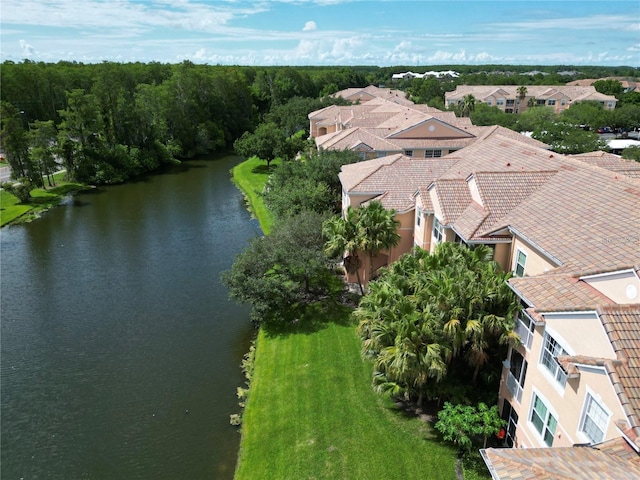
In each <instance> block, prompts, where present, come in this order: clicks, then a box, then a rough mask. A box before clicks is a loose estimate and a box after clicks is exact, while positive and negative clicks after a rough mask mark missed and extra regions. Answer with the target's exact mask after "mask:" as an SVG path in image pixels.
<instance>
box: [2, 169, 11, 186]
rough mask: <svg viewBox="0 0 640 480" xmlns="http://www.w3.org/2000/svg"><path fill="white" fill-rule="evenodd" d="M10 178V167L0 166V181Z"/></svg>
mask: <svg viewBox="0 0 640 480" xmlns="http://www.w3.org/2000/svg"><path fill="white" fill-rule="evenodd" d="M9 180H11V169H10V168H9V167H0V183H3V182H8V181H9Z"/></svg>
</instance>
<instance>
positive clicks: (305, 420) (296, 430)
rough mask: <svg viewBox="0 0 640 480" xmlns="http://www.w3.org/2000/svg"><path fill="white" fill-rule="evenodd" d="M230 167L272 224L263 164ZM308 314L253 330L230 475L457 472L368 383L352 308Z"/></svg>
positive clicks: (419, 427)
mask: <svg viewBox="0 0 640 480" xmlns="http://www.w3.org/2000/svg"><path fill="white" fill-rule="evenodd" d="M233 174H234V181H235V182H236V184H237V185H238V186H239V188H240V189H242V190H243V192H244V193H245V195H246V197H247V201H248V202H249V205H250V208H251V209H252V212H253V214H254V215H256V216H257V217H258V219H259V220H260V224H261V225H262V226H263V230H264V231H265V232H268V231H269V228H270V225H271V219H270V216H269V212H268V211H267V210H266V208H265V207H264V204H263V202H262V199H261V197H260V195H259V192H261V191H262V189H263V188H264V184H265V182H266V180H267V177H268V172H267V171H266V165H265V164H264V162H262V161H260V160H258V159H250V160H248V161H246V162H243V163H242V164H240V165H238V166H237V167H236V168H234V170H233ZM318 308H320V307H318ZM309 315H311V316H313V321H309V320H310V319H307V322H305V320H304V319H301V321H300V323H299V325H313V326H312V327H308V328H307V329H306V330H305V331H299V330H298V331H296V330H295V329H294V330H292V331H290V332H288V333H287V334H281V335H277V336H276V335H268V334H267V333H265V332H264V331H261V332H260V334H259V336H258V339H257V343H256V358H255V370H254V374H253V380H252V384H251V391H250V394H249V400H248V402H247V407H246V409H245V412H244V416H243V425H242V442H241V446H240V455H239V461H238V467H237V471H236V477H235V478H236V480H249V479H250V480H254V479H273V478H277V479H296V480H297V479H305V478H306V479H310V478H313V479H323V478H326V479H334V478H340V479H372V480H377V479H381V478H384V479H394V478H398V479H400V478H402V479H404V478H430V479H455V478H456V474H455V464H456V451H455V450H454V449H453V448H451V447H449V446H446V445H443V444H442V443H441V442H439V441H438V440H437V439H436V437H435V435H434V434H433V432H432V430H431V427H430V426H429V425H428V424H427V423H424V422H422V421H420V420H418V419H416V418H414V417H408V416H405V415H404V414H403V413H401V412H400V411H399V410H397V409H396V408H395V407H394V405H393V404H392V402H391V401H390V400H389V399H388V398H384V397H381V396H380V395H377V394H376V393H375V392H374V391H373V389H372V388H371V366H370V364H369V363H368V362H366V361H364V360H363V359H362V357H361V355H360V340H359V339H358V337H357V335H356V333H355V326H354V325H353V324H351V323H350V322H349V310H347V309H345V308H343V307H337V306H333V307H331V308H329V309H324V310H320V309H319V310H318V311H315V312H310V313H309Z"/></svg>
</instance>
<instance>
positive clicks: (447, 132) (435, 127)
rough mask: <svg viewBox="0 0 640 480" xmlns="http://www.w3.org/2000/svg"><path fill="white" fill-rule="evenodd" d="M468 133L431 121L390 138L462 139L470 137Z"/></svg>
mask: <svg viewBox="0 0 640 480" xmlns="http://www.w3.org/2000/svg"><path fill="white" fill-rule="evenodd" d="M470 136H471V135H470V134H468V133H464V132H461V131H460V130H458V129H457V128H453V127H451V126H450V125H446V124H443V123H441V122H438V121H435V120H431V121H427V122H425V123H423V124H421V125H418V126H416V127H414V128H411V129H409V130H407V131H404V132H400V133H398V134H396V135H393V136H391V137H390V138H420V139H428V138H434V139H435V138H445V139H446V138H460V137H470Z"/></svg>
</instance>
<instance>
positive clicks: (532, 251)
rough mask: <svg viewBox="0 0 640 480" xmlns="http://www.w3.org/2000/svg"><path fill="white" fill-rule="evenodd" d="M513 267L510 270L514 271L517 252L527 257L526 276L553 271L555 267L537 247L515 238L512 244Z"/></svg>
mask: <svg viewBox="0 0 640 480" xmlns="http://www.w3.org/2000/svg"><path fill="white" fill-rule="evenodd" d="M511 245H512V246H511V265H509V270H511V271H513V269H514V267H515V262H516V259H517V256H516V252H517V251H518V250H521V251H523V252H524V253H525V254H526V255H527V261H526V263H525V268H524V274H525V275H527V276H530V277H533V276H535V275H540V274H541V273H544V272H547V271H549V270H553V269H554V268H555V265H554V264H553V263H552V262H551V261H550V260H549V259H547V258H546V257H544V256H543V255H542V254H541V253H540V252H539V251H538V250H537V249H536V248H535V247H533V246H532V245H530V244H529V243H527V242H525V241H524V240H523V239H521V238H519V237H516V236H514V237H513V241H512V243H511Z"/></svg>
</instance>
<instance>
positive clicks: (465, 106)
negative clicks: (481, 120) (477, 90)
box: [460, 93, 476, 117]
mask: <svg viewBox="0 0 640 480" xmlns="http://www.w3.org/2000/svg"><path fill="white" fill-rule="evenodd" d="M475 108H476V97H474V96H473V95H472V94H470V93H469V94H467V95H465V96H464V98H463V99H462V102H461V104H460V115H461V116H463V117H468V116H470V115H471V112H473V111H474V110H475Z"/></svg>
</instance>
